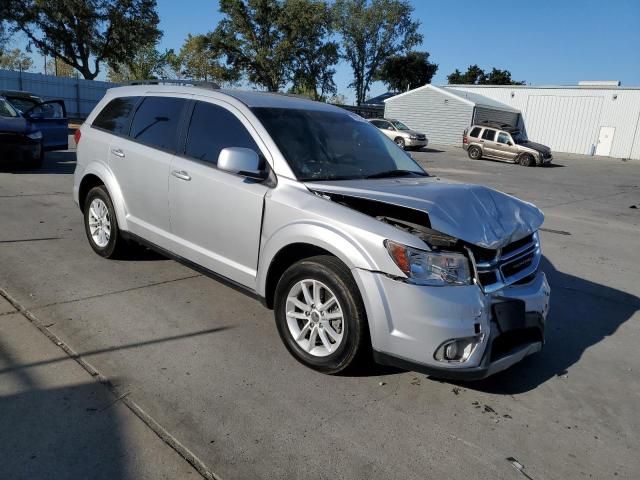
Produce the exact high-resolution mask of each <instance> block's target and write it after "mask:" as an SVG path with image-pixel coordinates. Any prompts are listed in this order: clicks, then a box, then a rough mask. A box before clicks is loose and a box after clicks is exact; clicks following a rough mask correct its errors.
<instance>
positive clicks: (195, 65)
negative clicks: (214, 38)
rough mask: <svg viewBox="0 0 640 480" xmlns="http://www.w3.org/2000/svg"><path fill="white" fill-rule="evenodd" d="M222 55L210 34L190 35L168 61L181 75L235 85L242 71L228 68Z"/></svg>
mask: <svg viewBox="0 0 640 480" xmlns="http://www.w3.org/2000/svg"><path fill="white" fill-rule="evenodd" d="M222 57H223V55H222V54H221V52H220V51H216V50H215V49H214V48H213V47H212V44H211V36H210V35H189V36H187V39H186V40H185V42H184V44H183V45H182V48H181V49H180V52H179V53H178V54H177V55H174V56H170V57H169V59H168V63H169V64H170V65H172V66H173V69H174V70H175V71H176V72H178V74H179V76H185V77H187V78H190V79H192V80H204V81H205V82H206V81H213V82H217V83H220V84H229V85H233V84H234V83H236V82H237V81H238V80H239V79H240V73H239V72H238V71H237V70H234V69H230V68H227V67H226V66H225V65H224V64H223V63H222Z"/></svg>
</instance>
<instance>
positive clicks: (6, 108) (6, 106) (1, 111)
mask: <svg viewBox="0 0 640 480" xmlns="http://www.w3.org/2000/svg"><path fill="white" fill-rule="evenodd" d="M17 116H18V112H16V109H15V108H13V107H12V106H11V104H10V103H9V102H7V101H6V100H5V99H4V98H0V117H9V118H15V117H17Z"/></svg>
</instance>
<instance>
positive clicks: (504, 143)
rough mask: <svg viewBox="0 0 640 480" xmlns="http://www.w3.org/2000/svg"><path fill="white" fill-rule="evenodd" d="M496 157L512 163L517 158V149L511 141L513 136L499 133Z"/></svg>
mask: <svg viewBox="0 0 640 480" xmlns="http://www.w3.org/2000/svg"><path fill="white" fill-rule="evenodd" d="M495 154H496V157H498V158H500V159H501V160H508V161H510V162H512V161H513V160H514V159H515V157H516V148H515V145H514V143H513V140H511V135H509V134H508V133H507V132H498V138H497V141H496V143H495Z"/></svg>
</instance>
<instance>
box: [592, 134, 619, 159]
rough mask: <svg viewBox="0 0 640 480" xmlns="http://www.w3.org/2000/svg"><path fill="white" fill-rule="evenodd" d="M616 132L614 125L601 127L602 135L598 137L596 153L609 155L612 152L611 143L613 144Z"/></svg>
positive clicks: (604, 155)
mask: <svg viewBox="0 0 640 480" xmlns="http://www.w3.org/2000/svg"><path fill="white" fill-rule="evenodd" d="M615 132H616V129H615V128H614V127H600V136H599V137H598V145H596V155H602V156H603V157H608V156H609V155H610V154H611V145H612V144H613V134H614V133H615Z"/></svg>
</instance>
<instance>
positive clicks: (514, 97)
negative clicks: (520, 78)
mask: <svg viewBox="0 0 640 480" xmlns="http://www.w3.org/2000/svg"><path fill="white" fill-rule="evenodd" d="M581 83H582V82H581ZM584 83H587V82H584ZM514 112H519V113H514ZM385 117H387V118H396V119H398V120H401V121H403V122H406V123H407V124H408V125H409V126H410V127H411V128H414V129H415V130H418V131H423V132H424V133H425V134H426V135H427V138H429V141H430V142H432V143H435V144H438V143H439V144H443V145H461V142H462V132H463V131H464V129H465V128H467V127H468V126H469V125H471V124H472V123H473V122H478V121H482V120H493V121H497V122H501V123H508V124H510V125H516V126H519V127H520V128H521V129H523V130H524V131H525V132H526V134H527V136H528V137H529V138H530V139H531V140H534V141H536V142H539V143H543V144H545V145H548V146H549V147H551V149H552V150H553V151H556V152H567V153H579V154H583V155H594V154H595V155H604V156H611V157H616V158H631V159H636V160H638V159H640V131H639V129H640V88H639V87H621V86H619V85H618V84H617V82H615V83H614V84H613V85H612V84H611V82H602V84H598V82H593V83H591V82H589V83H588V84H586V85H576V86H557V87H555V86H549V87H542V86H541V87H537V86H525V85H447V86H443V87H435V86H433V85H425V86H423V87H419V88H416V89H414V90H410V91H408V92H405V93H402V94H400V95H397V96H395V97H392V98H389V99H387V100H386V101H385Z"/></svg>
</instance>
